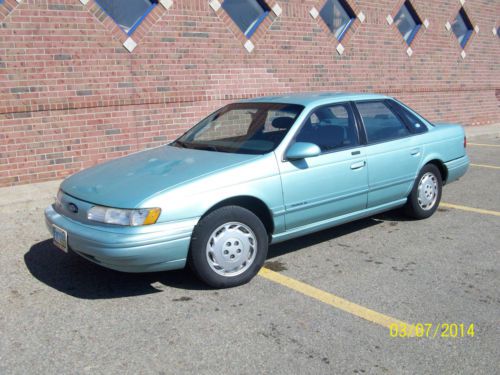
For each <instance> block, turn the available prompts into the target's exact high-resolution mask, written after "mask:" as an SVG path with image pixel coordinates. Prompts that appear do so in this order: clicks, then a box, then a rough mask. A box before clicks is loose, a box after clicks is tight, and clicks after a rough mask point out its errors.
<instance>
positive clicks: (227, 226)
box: [189, 206, 268, 288]
mask: <svg viewBox="0 0 500 375" xmlns="http://www.w3.org/2000/svg"><path fill="white" fill-rule="evenodd" d="M267 247H268V237H267V232H266V229H265V227H264V225H263V224H262V222H261V221H260V219H259V218H258V217H257V216H256V215H255V214H254V213H252V212H251V211H249V210H247V209H244V208H242V207H238V206H226V207H222V208H219V209H217V210H215V211H213V212H211V213H210V214H208V215H207V216H205V217H204V218H202V219H201V220H200V222H199V223H198V225H197V226H196V228H195V230H194V232H193V237H192V239H191V247H190V251H189V263H190V265H191V268H192V269H193V270H194V272H195V273H196V275H197V276H198V277H199V278H200V279H201V280H202V281H203V282H205V283H207V284H208V285H210V286H213V287H216V288H225V287H232V286H237V285H241V284H244V283H246V282H248V281H250V280H251V279H252V278H253V277H254V276H255V275H256V274H257V272H258V271H259V269H260V268H261V267H262V265H263V264H264V261H265V260H266V256H267Z"/></svg>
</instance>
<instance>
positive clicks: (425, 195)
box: [418, 172, 438, 211]
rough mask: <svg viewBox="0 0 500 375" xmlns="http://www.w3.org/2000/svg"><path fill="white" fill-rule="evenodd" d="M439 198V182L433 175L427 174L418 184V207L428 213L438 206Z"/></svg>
mask: <svg viewBox="0 0 500 375" xmlns="http://www.w3.org/2000/svg"><path fill="white" fill-rule="evenodd" d="M437 197H438V181H437V178H436V176H434V175H433V174H432V173H430V172H427V173H425V174H424V175H423V176H422V178H421V179H420V182H419V183H418V205H419V206H420V208H421V209H422V210H425V211H428V210H430V209H431V208H432V207H434V205H435V204H436V200H437Z"/></svg>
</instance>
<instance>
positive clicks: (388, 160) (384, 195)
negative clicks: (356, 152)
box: [366, 135, 423, 207]
mask: <svg viewBox="0 0 500 375" xmlns="http://www.w3.org/2000/svg"><path fill="white" fill-rule="evenodd" d="M422 150H423V148H422V144H421V137H420V136H419V135H415V136H410V137H405V138H401V139H397V140H394V141H389V142H383V143H379V144H374V145H369V146H367V147H366V155H367V159H368V175H369V177H368V181H369V189H370V191H369V193H368V207H375V206H378V205H380V204H384V203H389V202H393V201H396V200H399V199H403V198H406V197H407V196H408V193H409V191H410V190H411V187H412V186H413V182H414V181H415V178H416V176H417V174H418V171H419V165H420V161H421V159H422Z"/></svg>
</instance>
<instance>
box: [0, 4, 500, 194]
mask: <svg viewBox="0 0 500 375" xmlns="http://www.w3.org/2000/svg"><path fill="white" fill-rule="evenodd" d="M324 1H325V0H307V1H301V0H278V1H277V3H278V4H279V5H280V7H281V9H282V13H281V14H280V15H279V16H278V15H276V14H275V13H273V12H272V13H271V14H270V16H269V17H268V18H267V19H266V20H265V21H264V23H263V24H262V25H261V26H260V27H259V29H258V31H257V32H256V34H254V36H252V44H253V46H254V49H253V51H252V52H251V53H249V52H248V51H247V49H246V48H244V46H243V44H244V43H245V42H246V40H245V38H244V37H242V34H241V32H239V30H238V29H237V28H236V27H235V25H234V24H232V23H231V22H232V21H231V20H230V19H229V18H228V17H227V15H226V14H225V13H224V11H223V10H222V9H219V10H218V11H217V12H215V11H214V10H213V9H212V8H211V7H210V6H209V4H208V0H173V5H172V6H171V7H170V9H166V8H164V7H163V6H160V5H158V6H157V7H155V9H154V10H153V12H152V13H150V14H149V15H148V16H147V18H146V20H145V21H144V22H143V23H142V24H141V26H140V27H139V28H138V29H137V31H136V32H135V33H134V34H133V35H132V38H133V39H134V41H135V42H137V47H136V48H135V49H134V50H133V52H131V53H130V52H128V51H127V49H125V48H124V47H123V43H124V42H125V40H126V39H127V36H126V35H125V34H124V33H123V32H121V30H120V29H119V28H118V27H117V26H116V25H115V23H114V22H113V21H112V20H111V19H110V18H109V17H108V16H106V14H104V13H103V12H102V11H100V9H99V7H98V5H97V4H95V2H94V0H90V1H89V2H88V4H86V5H83V4H82V3H81V2H80V1H79V0H23V1H22V2H21V3H20V4H18V3H17V1H15V0H5V1H4V2H3V3H2V4H0V186H6V185H14V184H21V183H28V182H34V181H43V180H50V179H57V178H61V177H63V176H66V175H67V174H69V173H72V172H75V171H78V170H80V169H81V168H84V167H88V166H91V165H94V164H96V163H98V162H100V161H103V160H106V159H110V158H115V157H119V156H122V155H126V154H128V153H130V152H134V151H138V150H141V149H144V148H147V147H154V146H157V145H160V144H162V143H165V142H166V141H167V140H171V139H173V138H174V137H175V136H176V135H178V134H180V133H181V132H183V131H184V130H185V129H187V128H188V127H190V126H191V125H193V124H194V123H196V122H197V121H198V120H200V119H201V118H202V117H204V116H205V115H206V114H208V113H210V112H211V111H213V110H214V109H216V108H217V107H219V106H221V105H223V104H225V103H227V102H229V101H231V100H234V99H238V98H247V97H254V96H259V95H269V94H278V93H285V92H297V91H327V90H335V91H362V92H366V91H371V92H380V93H386V94H390V95H393V96H395V97H397V98H399V99H401V100H402V101H404V102H406V103H408V104H409V105H410V106H412V107H414V108H415V109H416V110H417V111H419V112H420V113H422V115H424V116H426V117H427V118H429V119H430V120H432V121H452V122H460V123H462V124H465V125H476V124H487V123H494V122H500V112H499V100H500V67H499V64H498V57H499V56H500V37H498V36H497V35H494V34H493V32H492V29H493V28H495V27H496V28H498V22H499V21H500V19H498V17H499V15H500V0H482V1H477V0H474V1H473V0H467V1H466V2H465V8H466V11H467V13H468V15H469V17H470V19H471V21H472V23H473V24H474V25H478V27H479V33H477V34H476V33H473V37H472V39H471V40H470V42H469V43H468V45H467V47H466V49H465V52H466V57H465V59H463V58H462V57H461V51H462V50H461V48H460V47H459V44H458V42H457V40H456V38H455V36H454V34H453V33H450V32H449V31H447V30H446V28H445V24H446V22H447V21H450V22H451V21H452V20H453V19H454V18H455V15H456V13H457V12H458V9H459V8H460V1H459V0H440V1H437V0H436V1H435V0H412V4H413V5H414V6H415V8H416V10H417V12H418V13H419V16H420V17H421V18H422V20H424V19H428V21H429V27H428V28H427V29H426V28H424V27H423V28H422V29H421V31H420V32H419V33H418V35H417V37H416V38H415V40H414V41H413V42H412V45H411V47H412V52H413V54H412V55H411V57H409V56H408V54H407V45H406V44H405V42H404V40H403V39H402V37H401V34H400V33H399V32H398V30H397V28H396V27H395V25H394V24H393V25H389V24H388V23H387V20H386V16H387V15H388V14H391V15H392V16H393V17H394V16H395V14H396V13H397V11H398V9H399V6H400V5H401V3H402V0H375V1H372V0H348V2H349V4H350V5H351V6H352V8H353V9H354V10H355V12H356V14H358V13H359V12H363V14H364V15H365V17H366V19H365V20H364V22H361V21H360V20H359V19H357V20H356V22H355V23H354V25H353V27H352V28H351V29H350V30H349V31H348V32H347V34H346V36H345V38H344V39H343V40H342V46H343V47H344V51H343V54H342V55H340V54H339V53H338V51H337V45H338V42H337V41H336V40H335V38H334V37H333V36H332V35H331V34H330V33H329V32H328V31H327V30H326V29H325V25H324V23H323V22H322V21H321V20H320V19H314V18H313V17H312V16H311V15H310V13H309V11H310V9H311V8H312V7H313V6H314V7H316V8H317V9H320V8H321V6H322V5H323V3H324ZM268 3H269V5H270V6H273V5H274V4H275V3H276V2H275V1H274V0H272V1H268Z"/></svg>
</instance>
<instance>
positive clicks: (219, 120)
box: [171, 103, 304, 154]
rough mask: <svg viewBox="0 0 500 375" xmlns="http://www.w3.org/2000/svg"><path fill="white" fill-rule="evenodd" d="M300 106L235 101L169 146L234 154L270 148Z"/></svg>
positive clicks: (293, 119)
mask: <svg viewBox="0 0 500 375" xmlns="http://www.w3.org/2000/svg"><path fill="white" fill-rule="evenodd" d="M303 109H304V107H303V106H300V105H293V104H278V103H235V104H230V105H227V106H225V107H223V108H221V109H219V110H218V111H217V112H215V113H213V114H211V115H210V116H208V117H207V118H206V119H204V120H203V121H201V122H200V123H199V124H198V125H196V126H195V127H193V128H192V129H191V130H189V131H188V132H186V133H185V134H184V135H182V136H181V137H180V138H178V139H177V140H176V141H174V142H173V143H172V144H171V145H172V146H175V147H185V148H193V149H197V150H209V151H218V152H230V153H237V154H265V153H268V152H270V151H273V150H274V149H275V148H276V147H277V146H278V145H279V144H280V142H281V141H282V140H283V138H284V137H285V135H286V134H287V133H288V130H290V128H291V127H292V125H293V124H294V122H295V120H296V119H297V117H298V116H299V115H300V113H301V112H302V110H303Z"/></svg>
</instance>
